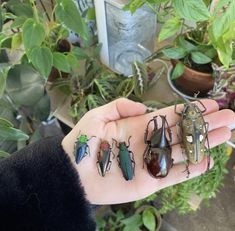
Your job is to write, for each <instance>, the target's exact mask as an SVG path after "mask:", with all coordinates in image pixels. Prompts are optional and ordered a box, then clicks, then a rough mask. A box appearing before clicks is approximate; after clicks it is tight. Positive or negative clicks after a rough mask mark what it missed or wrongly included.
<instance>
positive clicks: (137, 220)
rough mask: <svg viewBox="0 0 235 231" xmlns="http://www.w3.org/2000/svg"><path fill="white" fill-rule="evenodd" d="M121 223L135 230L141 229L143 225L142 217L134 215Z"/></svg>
mask: <svg viewBox="0 0 235 231" xmlns="http://www.w3.org/2000/svg"><path fill="white" fill-rule="evenodd" d="M121 223H123V224H124V225H126V226H127V225H128V226H131V227H132V228H133V230H135V229H136V228H137V227H139V226H140V225H141V224H142V221H141V215H140V214H134V215H133V216H131V217H128V218H126V219H123V220H121Z"/></svg>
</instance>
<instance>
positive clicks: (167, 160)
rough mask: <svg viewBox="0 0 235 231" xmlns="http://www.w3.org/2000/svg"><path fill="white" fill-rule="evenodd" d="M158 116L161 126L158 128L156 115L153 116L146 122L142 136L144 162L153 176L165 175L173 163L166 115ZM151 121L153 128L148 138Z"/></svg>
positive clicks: (160, 176)
mask: <svg viewBox="0 0 235 231" xmlns="http://www.w3.org/2000/svg"><path fill="white" fill-rule="evenodd" d="M160 118H161V119H162V126H161V128H158V124H157V116H155V117H153V119H151V120H150V121H149V122H148V124H147V128H146V131H145V136H144V142H145V144H147V147H146V149H145V151H144V157H143V158H144V163H145V164H146V166H147V169H148V172H149V174H150V175H151V176H152V177H155V178H162V177H166V176H167V174H168V173H169V170H170V168H171V167H172V165H173V159H172V158H171V145H170V143H171V131H170V128H169V125H168V123H167V120H166V116H162V115H160ZM151 122H154V129H153V131H152V134H151V136H150V139H148V130H149V124H150V123H151ZM167 133H168V136H169V140H168V138H167Z"/></svg>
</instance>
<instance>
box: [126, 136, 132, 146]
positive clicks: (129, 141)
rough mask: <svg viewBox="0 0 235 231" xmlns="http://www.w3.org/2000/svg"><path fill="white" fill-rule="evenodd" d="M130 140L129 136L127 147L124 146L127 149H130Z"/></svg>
mask: <svg viewBox="0 0 235 231" xmlns="http://www.w3.org/2000/svg"><path fill="white" fill-rule="evenodd" d="M130 139H131V136H129V138H128V145H127V146H126V147H127V148H129V147H130Z"/></svg>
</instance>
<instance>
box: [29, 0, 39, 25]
mask: <svg viewBox="0 0 235 231" xmlns="http://www.w3.org/2000/svg"><path fill="white" fill-rule="evenodd" d="M30 3H31V4H32V6H33V14H34V17H35V19H36V21H37V22H38V23H40V20H39V17H38V11H37V7H36V5H35V3H34V0H30Z"/></svg>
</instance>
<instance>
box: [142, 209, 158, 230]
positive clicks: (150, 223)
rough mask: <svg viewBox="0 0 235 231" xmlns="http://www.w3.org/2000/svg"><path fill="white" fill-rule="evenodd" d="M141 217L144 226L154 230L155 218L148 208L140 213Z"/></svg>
mask: <svg viewBox="0 0 235 231" xmlns="http://www.w3.org/2000/svg"><path fill="white" fill-rule="evenodd" d="M142 219H143V223H144V226H145V227H146V228H147V229H148V230H150V231H155V229H156V219H155V216H154V214H153V213H152V212H151V210H150V209H146V210H144V212H143V214H142Z"/></svg>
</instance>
